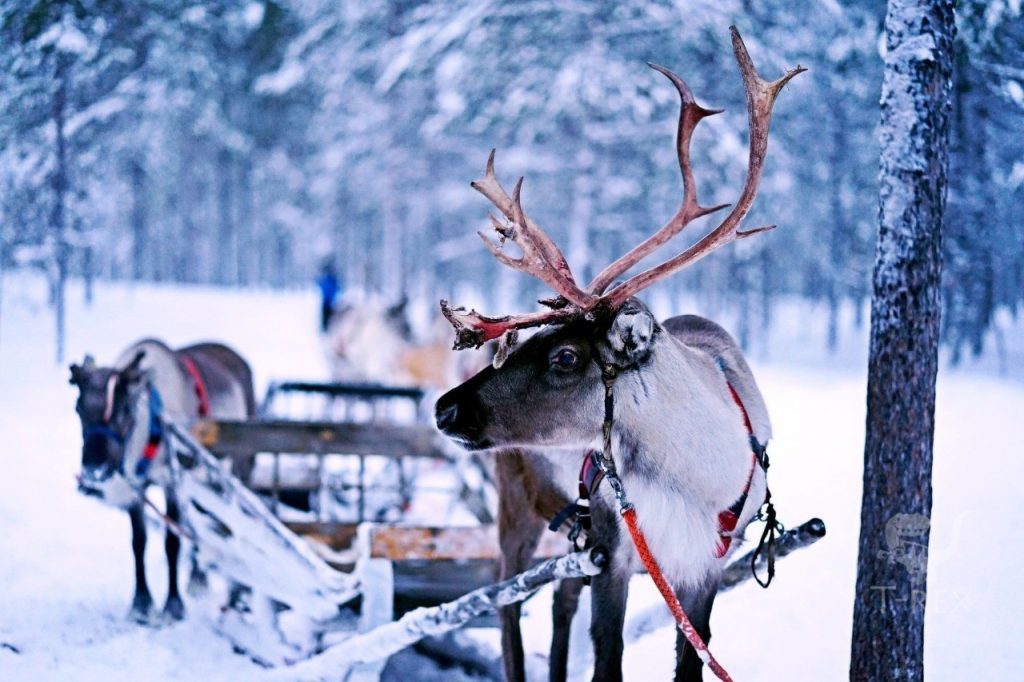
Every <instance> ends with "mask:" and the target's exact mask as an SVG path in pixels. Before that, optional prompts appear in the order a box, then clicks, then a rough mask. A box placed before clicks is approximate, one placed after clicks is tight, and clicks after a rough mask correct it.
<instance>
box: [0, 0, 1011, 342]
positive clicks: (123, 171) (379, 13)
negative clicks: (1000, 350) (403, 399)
mask: <svg viewBox="0 0 1024 682" xmlns="http://www.w3.org/2000/svg"><path fill="white" fill-rule="evenodd" d="M883 15H884V3H883V2H879V1H877V0H864V1H861V2H854V1H852V0H830V1H828V2H796V3H773V2H763V1H761V0H743V1H742V2H741V1H739V0H726V1H724V2H722V1H719V0H714V1H708V0H701V1H699V2H687V3H682V2H677V3H672V2H659V1H655V0H628V1H626V2H620V1H616V2H605V1H594V2H586V3H583V2H494V1H483V0H455V1H452V0H438V1H435V0H401V1H398V0H396V1H393V2H387V3H335V2H328V1H326V0H272V1H259V2H253V1H249V0H212V1H210V2H202V3H200V2H193V1H192V0H187V1H182V0H139V1H138V2H123V1H116V0H115V1H111V2H107V1H103V0H78V1H67V2H61V1H57V0H33V1H32V2H24V1H23V0H3V2H2V3H0V67H2V68H0V79H2V80H0V267H2V271H3V272H10V271H11V270H15V269H36V270H39V271H44V272H45V273H46V274H47V277H48V278H49V281H50V282H51V284H52V289H53V295H52V303H53V304H54V305H55V306H56V307H57V308H58V311H57V312H58V317H60V318H62V316H63V312H62V310H63V307H64V305H65V303H64V300H63V299H64V293H63V290H64V287H63V283H64V281H65V280H66V278H69V277H70V278H83V279H84V280H85V282H86V283H87V286H86V288H85V292H86V294H85V295H86V297H89V296H90V295H91V286H90V285H91V282H92V281H93V280H97V279H99V280H115V281H118V280H120V281H148V282H176V283H208V284H217V285H228V286H237V287H253V286H259V287H273V288H288V287H295V286H298V285H304V286H308V284H309V282H310V281H311V280H312V279H313V277H315V276H316V273H317V271H318V269H319V268H320V267H321V264H322V263H324V262H325V261H326V260H329V259H333V260H334V261H335V262H336V263H337V264H338V267H339V270H340V271H341V273H342V276H343V278H344V280H345V286H346V288H348V289H349V290H352V291H362V292H375V293H378V294H380V295H381V296H383V297H385V298H388V299H392V300H394V299H397V298H399V297H400V296H402V295H407V296H410V297H412V298H414V299H417V300H420V301H436V299H438V298H440V297H442V296H449V295H451V294H452V293H453V292H454V291H456V290H457V289H458V287H460V286H462V285H466V287H463V288H467V287H468V291H469V293H466V294H465V295H463V296H462V297H461V299H468V302H474V303H477V304H478V305H488V304H489V305H490V306H491V307H492V309H496V308H501V307H506V306H507V305H508V304H509V303H513V302H514V303H518V304H520V305H522V303H523V302H525V301H527V300H528V298H529V297H533V298H535V297H536V296H537V295H539V294H541V293H542V292H541V291H540V288H539V286H535V285H532V284H529V283H528V282H527V281H525V278H519V277H509V276H507V275H506V274H503V273H502V272H501V270H502V269H501V268H498V267H496V266H495V265H494V263H493V261H492V260H491V259H490V258H489V257H488V256H487V255H486V254H485V252H484V251H483V250H482V248H481V246H480V244H479V242H478V241H477V238H476V236H475V234H474V232H476V230H477V229H480V228H482V227H484V226H485V225H486V206H485V204H484V202H482V201H481V200H480V198H479V197H478V196H477V195H476V194H475V193H473V192H472V191H471V190H470V189H469V187H468V183H469V181H470V180H471V179H473V178H475V177H477V176H479V175H480V173H481V172H482V169H483V165H484V161H485V159H486V157H487V154H488V151H489V150H490V149H491V148H492V147H494V148H497V150H498V162H499V170H500V172H502V173H504V174H507V176H506V177H507V178H509V181H511V179H512V178H514V177H515V176H518V175H524V176H526V178H527V182H526V186H525V190H524V203H525V205H526V206H527V210H528V211H530V212H531V214H532V215H534V216H536V217H537V218H538V220H539V222H540V223H541V224H542V225H544V226H545V229H546V230H547V231H548V232H549V233H551V234H552V236H553V237H554V238H555V240H556V241H557V242H559V243H561V244H564V245H565V246H566V254H567V256H568V259H569V262H570V263H571V264H572V266H573V268H574V270H575V271H576V272H577V273H580V277H581V279H583V280H587V279H589V278H590V276H592V275H593V274H594V273H595V272H597V271H598V270H600V269H601V268H602V267H603V266H604V265H605V264H607V263H608V262H610V261H611V260H613V259H614V258H615V257H616V256H617V255H619V254H621V253H623V252H624V251H625V250H626V249H628V248H629V246H631V245H632V244H635V243H636V242H637V241H639V239H641V238H642V237H643V236H644V235H646V234H649V233H650V232H651V231H653V229H655V228H656V227H657V226H659V225H660V224H661V223H662V222H663V221H664V219H665V218H666V217H667V216H669V215H671V214H672V212H673V211H674V210H675V207H676V206H677V203H678V201H679V198H680V196H681V191H680V187H679V184H678V179H677V177H678V176H677V174H676V173H677V171H676V170H675V164H676V160H675V155H674V150H673V145H672V134H673V132H674V118H675V116H676V102H675V95H674V93H673V92H672V90H671V88H669V87H666V85H665V84H664V82H663V81H661V76H659V75H658V74H657V73H655V72H654V71H652V70H650V69H648V68H647V67H646V66H645V64H644V63H645V62H646V61H651V62H656V63H659V64H664V65H667V66H668V67H669V68H672V69H674V70H676V71H678V72H680V73H683V74H685V76H686V78H687V80H688V82H689V84H690V86H691V87H692V88H693V90H694V92H695V93H696V96H697V98H698V101H699V102H700V103H701V104H703V105H705V106H709V107H724V108H726V109H727V111H726V113H725V114H724V115H722V116H718V117H715V118H713V119H710V120H709V122H708V123H707V124H706V126H705V127H704V128H702V130H701V131H700V132H699V133H698V134H697V136H696V138H695V140H694V154H695V167H696V169H697V173H698V176H699V180H700V182H701V183H702V188H703V192H704V194H705V197H706V200H707V201H708V202H710V203H712V204H716V203H722V202H729V201H732V200H733V199H734V197H735V193H736V192H737V190H738V187H739V186H740V183H741V180H742V173H743V169H744V161H745V158H744V157H745V153H746V142H745V139H744V136H745V131H746V127H745V125H744V116H745V114H744V106H743V99H742V98H743V89H742V85H741V82H740V80H739V77H738V74H737V73H736V71H735V65H734V64H733V63H732V61H731V60H730V59H728V58H726V55H727V51H726V50H725V49H724V48H725V47H726V42H727V37H726V36H725V34H724V33H723V31H722V30H721V29H722V27H724V26H728V25H729V24H730V23H736V24H737V25H738V27H739V28H740V30H741V31H743V32H744V34H745V35H748V36H749V38H748V41H747V42H748V45H749V47H750V50H751V52H752V54H753V56H754V58H755V60H756V61H758V62H759V63H762V64H763V65H764V68H766V69H768V70H771V71H775V70H779V69H781V68H782V67H783V66H784V65H787V64H788V65H792V64H797V63H800V64H802V65H804V66H807V67H809V68H810V73H809V74H808V75H806V76H804V77H802V78H800V79H797V80H796V81H795V82H794V83H793V84H792V86H791V88H790V89H789V90H788V91H787V92H786V93H785V95H784V96H783V98H782V100H781V102H780V106H779V107H778V108H777V112H776V120H775V121H774V122H773V133H772V137H773V139H772V152H771V154H770V158H769V161H768V164H767V166H766V171H765V179H764V181H763V183H762V188H761V193H762V197H761V199H760V200H759V202H758V204H757V205H756V206H755V208H754V214H753V215H752V216H751V221H752V224H753V223H756V222H757V221H758V220H759V219H764V220H766V221H770V222H773V223H777V224H778V225H779V226H780V229H778V230H777V231H776V233H775V234H774V236H773V237H772V238H771V239H762V240H751V241H750V242H744V244H742V245H741V246H740V247H738V248H732V249H727V250H725V251H724V252H723V253H721V254H718V255H716V256H715V257H713V258H711V259H709V261H708V263H707V264H705V265H704V266H702V267H701V268H698V269H696V270H695V271H693V272H692V273H687V274H686V275H684V276H682V277H678V278H674V279H672V280H671V282H669V283H667V284H665V285H663V286H666V287H673V288H674V289H671V290H670V291H671V292H672V293H674V292H676V291H680V290H685V291H688V292H689V293H692V294H694V295H697V296H700V297H701V298H702V300H704V301H705V303H706V304H707V305H710V306H711V307H712V309H716V307H717V308H718V309H721V308H723V307H724V308H727V309H732V310H733V311H734V312H735V313H736V315H737V317H738V318H739V319H741V320H744V321H745V323H744V324H743V325H741V328H740V330H739V334H740V336H741V337H742V338H741V341H742V342H743V343H744V345H746V343H747V341H748V338H749V335H751V334H755V333H758V331H759V330H763V329H766V328H768V327H769V326H770V325H771V323H772V311H773V306H774V304H775V301H776V300H777V299H778V297H780V296H787V295H788V296H793V295H795V296H798V297H803V298H805V299H811V300H814V301H819V302H821V303H822V304H823V305H825V306H826V307H827V310H829V311H830V313H829V317H830V320H829V323H828V324H829V333H828V335H827V338H828V343H829V344H831V345H834V344H835V343H836V335H837V334H839V329H840V325H839V324H838V323H837V321H836V320H837V316H838V314H839V310H840V308H841V307H842V306H843V305H848V304H850V303H852V304H853V308H854V310H855V311H856V314H857V316H858V319H859V318H860V316H861V314H862V313H861V311H863V310H864V309H865V306H864V303H865V301H866V300H867V299H868V298H869V296H870V269H871V263H872V257H873V250H874V237H875V226H876V220H877V212H878V209H877V195H878V192H877V175H878V167H877V158H878V147H877V126H878V120H879V119H878V106H877V105H878V98H879V89H880V85H881V73H882V56H881V54H880V51H881V50H882V49H883V47H884V42H883V41H882V40H881V37H882V36H881V31H882V19H883ZM957 15H958V16H957V26H958V33H957V41H956V46H955V50H956V54H955V71H954V83H955V87H954V93H953V100H954V108H953V111H954V113H953V124H952V130H951V136H952V138H951V140H952V141H951V168H950V177H951V184H950V188H949V199H948V219H947V221H946V232H945V244H944V251H945V253H944V259H945V271H944V273H943V289H944V292H943V293H944V296H943V300H944V310H943V315H942V323H943V339H944V343H945V344H946V346H947V347H948V348H949V349H950V350H951V351H952V353H951V358H952V360H953V361H954V362H956V361H957V360H958V359H959V358H960V357H962V356H965V355H966V354H979V353H982V352H985V351H988V350H992V349H993V348H995V347H997V346H998V344H999V327H998V325H997V324H995V321H996V320H997V319H998V313H999V311H1007V312H1009V313H1011V314H1013V315H1015V314H1016V312H1017V310H1018V307H1019V305H1020V304H1021V302H1022V301H1024V230H1021V227H1020V224H1019V221H1018V218H1017V214H1016V212H1015V211H1014V208H1015V207H1018V206H1019V205H1020V204H1021V200H1022V197H1024V161H1022V159H1024V136H1022V135H1020V130H1021V126H1020V121H1021V115H1022V114H1024V53H1022V51H1021V49H1020V47H1021V44H1022V42H1024V22H1022V21H1021V20H1020V3H1019V2H1016V1H1014V0H997V1H996V2H982V1H979V0H966V1H964V2H961V3H959V7H958V10H957ZM755 27H756V29H755ZM698 229H699V226H698ZM528 287H533V288H528Z"/></svg>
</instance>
